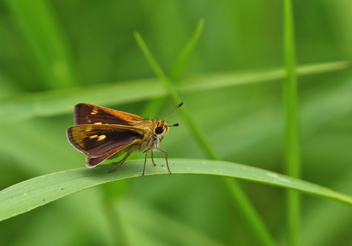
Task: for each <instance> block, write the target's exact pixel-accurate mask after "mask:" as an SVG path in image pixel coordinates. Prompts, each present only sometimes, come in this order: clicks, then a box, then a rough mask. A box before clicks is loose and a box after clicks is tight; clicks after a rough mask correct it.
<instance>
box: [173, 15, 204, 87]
mask: <svg viewBox="0 0 352 246" xmlns="http://www.w3.org/2000/svg"><path fill="white" fill-rule="evenodd" d="M203 26H204V20H203V19H201V20H200V21H199V22H198V25H197V27H196V30H195V32H194V33H193V36H192V37H191V39H190V40H189V41H188V42H187V44H186V46H185V47H184V49H183V51H182V52H181V54H180V57H179V58H178V59H177V61H176V63H175V66H174V67H173V69H172V70H171V72H170V74H169V79H170V80H171V81H173V80H176V79H177V78H178V77H179V76H180V75H181V73H182V71H183V69H184V68H185V66H186V64H187V62H188V60H189V58H190V57H191V54H192V52H193V50H194V48H195V47H196V44H197V43H198V40H199V37H200V35H201V34H202V31H203Z"/></svg>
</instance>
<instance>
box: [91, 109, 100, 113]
mask: <svg viewBox="0 0 352 246" xmlns="http://www.w3.org/2000/svg"><path fill="white" fill-rule="evenodd" d="M97 113H98V110H97V109H93V110H92V112H91V113H90V114H97Z"/></svg>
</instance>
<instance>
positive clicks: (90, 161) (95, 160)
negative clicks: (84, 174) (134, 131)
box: [86, 142, 133, 168]
mask: <svg viewBox="0 0 352 246" xmlns="http://www.w3.org/2000/svg"><path fill="white" fill-rule="evenodd" d="M132 144H133V142H132ZM125 148H128V150H130V149H131V144H129V143H126V144H124V145H121V146H120V147H119V148H117V149H112V150H110V151H108V152H106V153H105V154H103V155H101V156H98V157H87V163H86V166H87V167H88V168H92V167H95V166H96V165H98V164H99V163H101V162H103V161H105V160H106V159H108V158H109V157H111V156H113V155H114V154H115V153H116V152H118V151H120V150H123V149H125ZM128 150H127V151H128ZM121 154H122V153H121ZM116 157H117V156H116Z"/></svg>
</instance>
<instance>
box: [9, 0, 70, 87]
mask: <svg viewBox="0 0 352 246" xmlns="http://www.w3.org/2000/svg"><path fill="white" fill-rule="evenodd" d="M6 4H7V6H8V9H9V13H10V14H11V17H12V20H13V21H14V22H15V23H16V24H17V26H18V28H19V30H20V31H21V32H22V35H23V37H24V39H25V41H26V42H27V44H28V45H27V47H28V48H29V49H30V50H31V52H32V55H33V61H34V64H36V68H37V70H38V71H39V72H40V74H41V76H42V78H43V80H44V82H45V83H44V87H46V88H48V89H52V88H55V89H57V88H65V87H69V86H72V85H73V84H75V83H76V82H75V76H74V72H73V68H72V59H71V52H70V51H69V48H68V46H67V43H66V38H65V36H64V33H63V32H62V30H60V25H59V22H58V21H57V20H56V18H55V15H54V11H53V9H52V8H51V6H50V2H49V1H43V0H37V1H27V0H17V1H12V0H7V1H6Z"/></svg>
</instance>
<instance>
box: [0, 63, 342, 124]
mask: <svg viewBox="0 0 352 246" xmlns="http://www.w3.org/2000/svg"><path fill="white" fill-rule="evenodd" d="M346 66H347V63H346V62H333V63H323V64H314V65H305V66H301V67H299V68H298V70H297V71H298V74H299V75H308V74H314V73H322V72H329V71H335V70H339V69H344V68H346ZM284 76H285V72H284V70H283V69H265V70H256V71H249V72H248V71H247V72H233V73H223V74H207V75H199V76H191V77H187V78H185V79H183V80H182V82H181V83H180V84H177V85H176V86H175V89H176V91H177V92H178V93H191V92H197V91H202V90H214V89H218V88H226V87H232V86H240V85H244V84H250V83H261V82H267V81H273V80H278V79H282V78H284ZM166 94H167V92H166V90H165V89H164V88H163V86H162V85H160V83H159V81H158V80H157V79H142V80H132V81H121V82H116V83H110V84H100V85H94V86H85V87H75V88H67V89H59V90H51V91H45V92H38V93H28V94H16V95H12V96H7V97H3V98H0V108H1V110H0V121H5V122H6V121H17V120H24V119H28V118H33V117H37V116H53V115H59V114H63V113H69V112H72V107H73V105H75V104H77V103H81V102H89V103H95V104H98V105H101V104H103V105H112V104H114V105H118V104H123V103H130V102H137V101H142V100H146V99H151V98H154V97H158V96H166Z"/></svg>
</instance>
